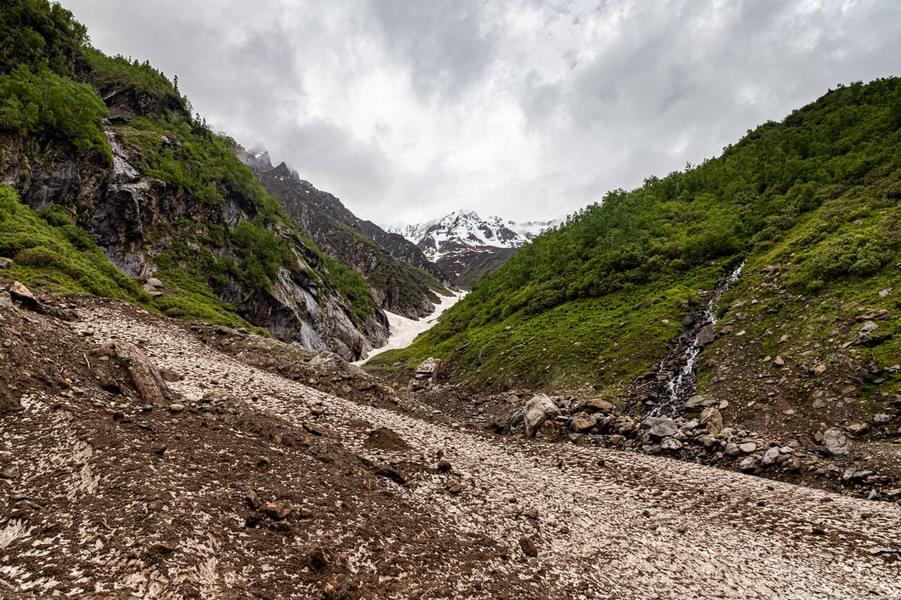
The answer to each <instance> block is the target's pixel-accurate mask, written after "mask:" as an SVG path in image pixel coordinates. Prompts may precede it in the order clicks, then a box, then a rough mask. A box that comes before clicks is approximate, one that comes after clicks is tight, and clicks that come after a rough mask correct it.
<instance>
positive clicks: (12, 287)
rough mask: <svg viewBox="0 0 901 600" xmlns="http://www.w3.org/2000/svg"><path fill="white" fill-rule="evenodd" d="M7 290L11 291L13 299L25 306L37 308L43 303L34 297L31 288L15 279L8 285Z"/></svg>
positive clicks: (10, 295) (10, 294)
mask: <svg viewBox="0 0 901 600" xmlns="http://www.w3.org/2000/svg"><path fill="white" fill-rule="evenodd" d="M6 291H8V292H9V297H10V298H12V299H13V301H15V302H18V303H19V304H22V305H23V306H28V307H30V308H37V307H39V306H40V305H41V303H40V302H38V299H37V298H35V297H34V294H32V293H31V290H29V289H28V288H27V287H25V286H24V285H22V284H21V283H20V282H18V281H13V282H12V283H10V284H9V285H8V286H6Z"/></svg>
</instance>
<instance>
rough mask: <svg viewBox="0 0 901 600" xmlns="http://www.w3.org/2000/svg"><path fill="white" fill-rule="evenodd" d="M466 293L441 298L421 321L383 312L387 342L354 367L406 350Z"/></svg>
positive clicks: (357, 362)
mask: <svg viewBox="0 0 901 600" xmlns="http://www.w3.org/2000/svg"><path fill="white" fill-rule="evenodd" d="M465 295H466V292H457V293H454V294H453V295H452V296H441V302H440V303H439V304H437V305H436V306H435V310H434V312H432V314H430V315H429V316H427V317H423V318H422V319H409V318H407V317H404V316H402V315H396V314H394V313H393V312H390V311H387V310H386V311H385V314H386V315H388V324H389V332H390V336H389V337H388V342H387V343H386V344H385V345H384V346H382V347H381V348H376V349H375V350H373V351H372V352H370V353H369V354H368V355H366V358H363V359H361V360H358V361H356V362H355V363H354V364H355V365H362V364H364V363H365V362H366V361H368V360H369V359H370V358H372V357H373V356H377V355H379V354H381V353H382V352H387V351H388V350H396V349H398V348H406V347H407V346H409V345H410V344H412V343H413V340H415V339H416V337H417V336H418V335H419V334H420V333H423V332H425V331H428V330H429V329H431V328H432V327H433V326H434V325H435V323H437V322H438V317H440V316H441V315H442V313H444V311H446V310H447V309H449V308H450V307H451V306H453V305H454V304H456V303H457V302H458V301H459V300H460V299H461V298H463V296H465Z"/></svg>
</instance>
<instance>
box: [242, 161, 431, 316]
mask: <svg viewBox="0 0 901 600" xmlns="http://www.w3.org/2000/svg"><path fill="white" fill-rule="evenodd" d="M236 153H237V155H238V158H239V159H240V160H241V161H242V162H243V163H244V164H245V165H247V166H248V167H250V168H251V170H253V172H254V173H255V174H256V175H257V177H259V179H260V182H261V183H262V185H263V187H264V188H265V189H266V191H268V192H269V193H270V194H272V195H273V196H274V197H276V198H277V199H278V200H279V201H280V202H281V203H282V204H283V205H284V207H285V209H286V210H287V212H288V214H289V215H291V217H292V218H293V219H294V220H295V221H296V222H297V223H298V224H299V225H300V227H301V229H302V231H303V232H304V233H305V234H306V235H308V236H310V237H311V238H312V239H313V240H314V241H315V242H316V244H317V245H318V246H319V247H321V248H322V249H323V250H325V251H326V252H327V253H328V254H329V255H330V256H333V257H335V258H336V259H338V260H339V261H341V262H342V263H344V264H346V265H348V266H349V267H351V268H352V269H353V270H355V271H357V272H358V273H360V274H361V275H363V276H364V277H365V278H366V280H367V283H368V284H369V288H370V293H371V294H372V295H373V297H374V298H375V300H376V302H377V303H378V304H379V306H380V307H381V308H383V309H384V310H388V311H391V312H393V313H396V314H400V315H403V316H406V317H409V318H419V317H423V316H425V315H428V314H430V313H431V312H432V311H433V310H434V304H435V303H437V302H438V301H439V297H438V296H437V295H436V294H437V293H441V292H442V290H443V289H444V287H445V286H446V285H447V283H448V281H447V280H448V277H447V275H445V274H444V272H443V271H442V270H441V269H440V268H439V267H438V266H437V265H435V264H434V263H432V262H431V261H430V260H429V259H428V258H426V256H425V255H424V254H423V253H422V251H421V250H420V249H419V248H418V247H417V246H416V245H415V244H413V243H411V242H409V241H407V240H406V239H404V238H403V237H402V236H400V235H396V234H392V233H388V232H386V231H384V230H382V228H380V227H379V226H378V225H376V224H375V223H372V222H370V221H365V220H363V219H360V218H359V217H357V216H356V215H354V214H353V213H352V212H351V211H350V210H348V209H347V207H345V206H344V204H343V203H342V202H341V200H339V199H338V198H337V197H335V196H334V195H332V194H330V193H328V192H324V191H322V190H319V189H317V188H316V187H315V186H314V185H313V184H312V183H310V182H309V181H306V180H303V179H301V177H300V175H299V173H298V172H297V171H296V170H293V169H291V168H289V167H288V165H287V164H285V163H284V162H282V163H280V164H279V165H278V166H276V167H273V166H272V163H271V160H270V158H269V155H268V153H267V152H266V151H265V150H253V151H248V150H246V149H244V148H238V149H236Z"/></svg>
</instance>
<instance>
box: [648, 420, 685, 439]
mask: <svg viewBox="0 0 901 600" xmlns="http://www.w3.org/2000/svg"><path fill="white" fill-rule="evenodd" d="M644 424H645V426H647V427H649V430H648V433H649V434H650V435H651V437H655V438H666V437H673V436H674V435H676V434H677V433H679V428H678V427H677V426H676V422H675V421H673V420H672V419H668V418H666V417H648V418H647V419H645V421H644Z"/></svg>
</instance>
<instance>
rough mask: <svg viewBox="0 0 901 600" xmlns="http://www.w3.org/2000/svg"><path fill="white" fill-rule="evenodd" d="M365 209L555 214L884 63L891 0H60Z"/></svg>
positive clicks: (305, 173)
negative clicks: (795, 0)
mask: <svg viewBox="0 0 901 600" xmlns="http://www.w3.org/2000/svg"><path fill="white" fill-rule="evenodd" d="M62 3H63V5H64V6H66V7H67V8H69V9H70V10H72V11H73V12H74V13H75V15H76V17H77V18H78V19H79V20H80V21H82V22H83V23H84V24H86V25H87V26H88V29H89V32H90V35H91V39H92V41H93V44H94V45H95V46H96V47H98V48H100V49H101V50H104V51H105V52H107V53H109V54H116V53H121V54H124V55H129V56H132V57H135V58H140V59H141V60H144V59H149V60H150V62H151V63H153V64H154V65H155V66H156V67H158V68H160V69H161V70H162V71H164V72H165V73H166V74H167V75H169V76H172V75H178V77H179V87H180V89H181V90H182V91H183V92H184V93H186V94H187V95H188V97H189V98H190V100H191V102H192V103H193V105H194V108H195V110H196V111H198V112H200V113H201V114H202V115H203V116H204V117H206V119H207V121H208V122H209V123H210V124H211V125H212V126H213V127H215V128H216V129H220V130H223V131H225V132H227V133H228V134H230V135H231V136H233V137H234V138H236V139H237V140H238V141H239V142H241V143H243V144H244V145H246V146H254V145H261V146H264V147H265V148H267V149H268V150H269V152H270V154H271V155H272V158H273V161H275V162H276V163H277V162H278V161H281V160H284V161H285V162H287V163H288V165H289V166H291V167H293V168H295V169H297V170H298V171H299V172H300V174H301V176H302V177H303V178H304V179H308V180H310V181H311V182H312V183H313V184H314V185H315V186H317V187H319V188H320V189H324V190H327V191H330V192H332V193H334V194H335V195H337V196H339V197H340V198H341V199H342V200H343V201H344V203H345V204H346V205H347V206H348V207H349V208H350V209H351V210H353V211H354V212H356V213H357V214H358V215H359V216H361V217H364V218H368V219H371V220H373V221H376V222H378V223H403V222H407V223H409V222H417V221H421V220H426V219H429V218H433V217H437V216H441V215H442V214H444V213H446V212H449V211H451V210H453V209H456V208H468V209H475V210H478V211H479V212H481V213H483V214H490V213H493V214H498V215H500V216H502V217H505V218H511V219H515V220H525V219H549V218H553V217H557V216H562V215H565V214H567V213H568V212H571V211H573V210H575V209H577V208H579V207H581V206H584V205H585V204H588V203H590V202H594V201H597V200H599V199H601V197H602V196H603V194H604V192H605V191H607V190H609V189H612V188H619V187H622V188H631V187H634V186H636V185H639V184H640V183H641V182H642V180H643V179H644V178H645V177H647V176H648V175H651V174H656V175H664V174H666V173H668V172H670V171H672V170H675V169H681V168H683V167H684V166H685V164H686V162H692V163H697V162H700V161H701V160H703V159H704V158H705V157H710V156H713V155H716V154H718V153H719V152H720V150H721V149H722V147H723V146H725V145H726V144H729V143H731V142H734V141H736V140H737V139H738V138H739V137H740V136H741V135H742V134H743V133H744V132H745V131H746V130H747V129H749V128H752V127H754V126H756V125H757V124H760V123H762V122H764V121H766V120H768V119H774V120H781V119H782V118H783V117H784V116H785V115H786V114H787V113H788V112H790V111H791V110H792V109H793V108H796V107H799V106H801V105H803V104H805V103H807V102H809V101H811V100H814V99H815V98H817V97H819V96H820V95H822V94H823V93H825V92H826V91H827V89H829V88H830V87H835V85H836V84H837V83H849V82H852V81H856V80H863V81H868V80H871V79H873V78H876V77H881V76H886V75H899V74H901V1H899V0H882V1H880V0H869V1H867V0H860V1H855V0H845V1H815V0H808V1H799V2H791V1H789V0H745V1H744V2H741V1H738V0H736V1H726V0H723V1H715V0H710V1H703V0H686V1H680V0H673V1H665V0H644V1H642V0H634V1H627V0H590V1H580V0H548V1H545V2H539V1H537V0H510V1H503V0H493V1H490V2H488V1H476V0H407V1H401V0H347V1H344V0H328V1H325V0H322V1H312V0H311V1H300V0H267V1H265V2H264V1H262V0H243V1H241V0H115V1H110V0H63V2H62Z"/></svg>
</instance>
